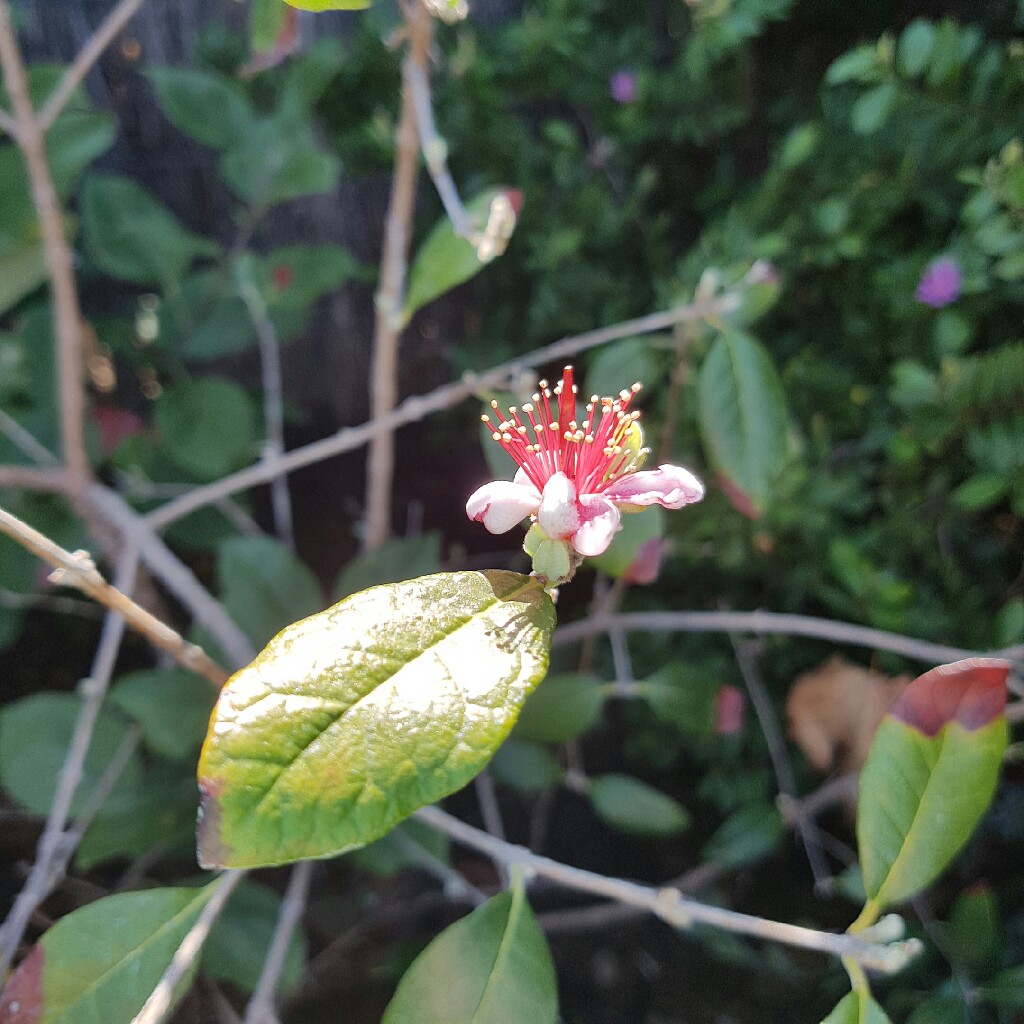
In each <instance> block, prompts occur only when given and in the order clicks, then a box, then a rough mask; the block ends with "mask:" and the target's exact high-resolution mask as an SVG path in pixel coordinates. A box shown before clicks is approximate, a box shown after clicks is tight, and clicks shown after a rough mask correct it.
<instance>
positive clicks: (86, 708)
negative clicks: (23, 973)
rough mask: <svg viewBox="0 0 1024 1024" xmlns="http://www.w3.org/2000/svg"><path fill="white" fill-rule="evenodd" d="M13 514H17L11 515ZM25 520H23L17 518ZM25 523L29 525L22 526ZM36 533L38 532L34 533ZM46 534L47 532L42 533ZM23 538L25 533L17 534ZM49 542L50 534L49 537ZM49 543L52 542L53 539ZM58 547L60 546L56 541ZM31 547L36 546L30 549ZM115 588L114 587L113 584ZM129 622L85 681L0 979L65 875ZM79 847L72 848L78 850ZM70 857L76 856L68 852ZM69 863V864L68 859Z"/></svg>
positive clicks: (127, 576)
mask: <svg viewBox="0 0 1024 1024" xmlns="http://www.w3.org/2000/svg"><path fill="white" fill-rule="evenodd" d="M6 515H7V513H5V512H2V511H0V527H3V525H4V517H5V516H6ZM11 518H13V517H11ZM15 522H18V523H20V520H15ZM20 525H22V526H24V524H20ZM33 532H35V531H33ZM39 536H41V535H39ZM15 539H16V540H20V538H19V537H15ZM43 539H44V540H45V538H43ZM47 543H52V542H49V541H47ZM54 546H56V545H54ZM30 550H31V549H30ZM138 565H139V554H138V551H137V550H136V549H134V548H131V547H129V548H126V550H125V551H124V552H123V554H122V555H121V558H120V560H119V563H118V567H117V583H118V589H119V590H130V589H131V588H132V587H133V586H134V583H135V574H136V572H137V570H138ZM112 589H113V588H112ZM124 626H125V620H124V618H122V617H121V616H120V615H114V614H109V615H108V616H107V618H106V620H105V621H104V623H103V633H102V635H101V637H100V643H99V647H98V648H97V651H96V657H95V659H94V660H93V665H92V672H91V674H90V676H89V678H88V679H85V680H83V681H82V683H81V684H80V691H81V694H82V706H81V709H80V710H79V713H78V718H77V719H76V720H75V728H74V732H73V733H72V735H71V742H70V744H69V745H68V752H67V755H66V756H65V758H64V764H63V765H62V767H61V770H60V774H59V775H58V777H57V792H56V793H55V794H54V797H53V803H52V805H51V806H50V813H49V814H48V815H47V818H46V825H45V826H44V827H43V834H42V836H41V837H40V839H39V845H38V848H37V849H38V854H37V856H36V861H35V863H34V864H33V866H32V870H31V872H30V873H29V876H28V880H27V881H26V882H25V886H24V888H23V889H22V890H21V892H20V893H19V894H18V897H17V899H16V900H15V901H14V906H13V907H12V908H11V913H10V915H9V916H8V918H7V920H6V921H5V922H4V925H3V927H2V928H0V978H3V977H6V975H7V968H8V967H9V966H10V963H11V958H12V957H13V956H14V951H15V950H16V949H17V947H18V943H19V942H20V941H21V937H22V935H23V934H24V932H25V928H26V927H27V926H28V922H29V919H30V917H31V916H32V912H33V911H34V910H35V909H36V907H38V906H39V904H40V903H42V901H43V900H44V899H46V897H47V896H48V895H49V893H50V892H51V890H52V888H53V886H54V884H56V881H57V877H58V876H59V869H58V864H59V863H60V861H61V860H62V857H61V855H62V852H63V851H62V847H64V846H66V843H65V842H64V840H65V838H66V837H65V834H64V829H65V826H66V824H67V820H68V815H69V814H70V811H71V802H72V801H73V800H74V798H75V794H76V793H77V792H78V787H79V784H80V783H81V781H82V777H83V775H84V770H85V758H86V755H87V754H88V753H89V746H90V744H91V742H92V734H93V730H94V729H95V727H96V721H97V719H98V718H99V713H100V706H101V705H102V703H103V698H104V697H105V696H106V694H107V687H108V685H109V683H110V678H111V676H112V675H113V672H114V662H115V661H116V659H117V652H118V648H119V647H120V646H121V637H122V636H123V635H124ZM73 849H74V847H72V850H73ZM66 856H68V857H69V856H70V853H68V854H67V855H66ZM63 862H64V864H66V863H67V861H66V859H64V861H63Z"/></svg>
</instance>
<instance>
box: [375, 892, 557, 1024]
mask: <svg viewBox="0 0 1024 1024" xmlns="http://www.w3.org/2000/svg"><path fill="white" fill-rule="evenodd" d="M557 1018H558V992H557V989H556V986H555V969H554V965H553V964H552V962H551V954H550V952H549V951H548V946H547V943H546V942H545V941H544V936H543V934H542V933H541V930H540V928H539V926H538V925H537V920H536V918H535V917H534V916H533V912H532V911H531V910H530V907H529V904H528V903H527V902H526V896H525V895H524V893H523V890H522V887H516V888H515V889H514V890H513V891H512V892H503V893H501V894H500V895H498V896H495V897H493V898H492V899H490V900H488V901H487V902H486V903H485V904H483V906H481V907H477V909H476V910H474V911H473V913H471V914H470V915H469V916H468V917H465V918H463V919H462V920H461V921H456V922H455V924H453V925H451V926H450V927H449V928H446V929H445V930H444V931H443V932H442V933H441V934H440V935H439V936H438V937H437V938H436V939H434V941H433V942H431V943H430V945H429V946H427V948H426V949H425V950H424V951H423V952H422V953H421V954H420V955H419V956H418V957H417V958H416V960H415V961H414V962H413V965H412V967H410V968H409V970H408V971H407V972H406V973H405V976H404V977H403V978H402V980H401V982H400V983H399V985H398V991H397V992H395V996H394V998H393V999H392V1000H391V1002H390V1003H389V1004H388V1008H387V1009H386V1010H385V1011H384V1017H383V1018H382V1021H381V1024H525V1022H527V1021H528V1022H529V1024H555V1021H556V1019H557Z"/></svg>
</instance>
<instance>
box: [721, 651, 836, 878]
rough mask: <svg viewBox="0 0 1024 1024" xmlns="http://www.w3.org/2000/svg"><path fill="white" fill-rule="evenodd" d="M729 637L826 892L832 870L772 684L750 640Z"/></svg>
mask: <svg viewBox="0 0 1024 1024" xmlns="http://www.w3.org/2000/svg"><path fill="white" fill-rule="evenodd" d="M729 640H730V641H731V642H732V649H733V651H734V652H735V654H736V663H737V665H739V669H740V674H741V675H742V676H743V682H744V683H745V684H746V687H747V693H748V694H749V695H750V702H751V704H753V705H754V713H755V714H756V715H757V720H758V722H759V723H760V726H761V732H762V733H764V738H765V741H766V742H767V744H768V757H769V758H770V760H771V763H772V771H773V772H774V774H775V784H776V785H777V786H778V790H779V793H780V794H781V795H782V796H783V797H784V798H788V801H789V803H788V806H789V807H790V808H791V809H792V811H793V815H794V817H793V826H794V828H795V829H796V831H797V834H798V835H799V836H800V841H801V842H802V843H803V847H804V850H805V851H806V853H807V862H808V863H809V864H810V866H811V873H812V874H813V875H814V888H815V890H816V891H817V892H818V893H819V894H821V895H826V894H827V893H828V892H829V891H830V890H831V882H832V878H831V872H830V871H829V869H828V864H827V863H826V861H825V858H824V856H823V855H822V852H821V848H820V846H819V844H818V842H817V840H816V838H815V837H814V836H812V835H811V834H810V830H809V828H808V826H809V824H810V823H809V821H808V820H807V818H806V817H805V816H804V814H803V812H802V811H801V810H800V804H799V802H798V801H797V799H796V776H795V775H794V774H793V766H792V764H790V761H789V754H788V753H787V752H786V741H785V739H784V737H783V735H782V730H781V729H780V728H779V722H778V719H777V718H776V716H775V708H774V707H772V701H771V697H769V696H768V688H767V687H766V686H765V684H764V680H763V679H762V678H761V670H760V668H759V667H758V664H757V660H756V659H755V657H754V654H753V651H752V650H751V646H750V643H749V642H746V643H745V642H744V641H742V640H741V639H740V638H739V637H737V636H736V634H735V633H730V634H729Z"/></svg>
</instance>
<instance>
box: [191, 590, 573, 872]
mask: <svg viewBox="0 0 1024 1024" xmlns="http://www.w3.org/2000/svg"><path fill="white" fill-rule="evenodd" d="M554 619H555V615H554V606H553V605H552V603H551V599H550V597H548V595H547V594H546V593H545V592H544V590H543V589H542V588H541V586H540V584H539V583H537V581H536V580H533V579H531V578H529V577H526V576H521V575H519V574H518V573H510V572H500V571H496V570H494V571H488V572H460V573H442V574H439V575H436V576H427V577H424V578H421V579H418V580H413V581H411V582H408V583H396V584H391V585H388V586H381V587H375V588H373V589H372V590H367V591H363V592H362V593H359V594H355V595H354V596H352V597H349V598H346V599H345V600H344V601H342V602H341V603H340V604H337V605H335V606H334V607H333V608H329V609H328V610H327V611H325V612H321V613H320V614H318V615H314V616H312V617H310V618H308V619H305V620H303V621H301V622H298V623H295V624H294V625H292V626H290V627H288V628H287V629H285V630H284V631H283V632H281V633H280V634H279V635H278V636H277V637H275V638H274V640H273V641H271V643H270V644H269V645H268V646H267V648H266V649H265V650H264V651H263V652H262V653H261V654H260V655H259V656H258V657H257V658H256V660H255V661H254V662H253V663H252V664H251V665H249V666H248V667H247V668H244V669H242V671H240V672H238V673H236V674H235V676H233V677H232V679H231V680H230V681H229V682H228V684H227V685H226V687H225V688H224V690H223V691H222V693H221V697H220V700H219V702H218V704H217V708H216V710H215V711H214V716H213V719H212V721H211V725H210V732H209V734H208V736H207V739H206V743H205V745H204V748H203V752H202V755H201V757H200V762H199V777H200V787H201V790H202V794H203V796H202V815H201V821H200V827H199V851H200V859H201V861H202V862H203V863H204V864H207V865H222V866H231V867H245V866H256V865H266V864H280V863H285V862H287V861H292V860H297V859H300V858H304V857H326V856H332V855H334V854H337V853H342V852H344V851H345V850H350V849H355V848H357V847H359V846H364V845H365V844H366V843H369V842H372V841H373V840H374V839H377V838H379V837H380V836H382V835H383V834H384V833H385V832H387V831H388V830H389V829H391V828H392V827H394V825H396V824H397V823H398V822H400V821H401V820H402V819H403V818H405V817H407V816H408V815H409V814H411V813H412V812H413V811H414V810H416V809H417V808H418V807H422V806H423V805H424V804H427V803H431V802H433V801H435V800H438V799H440V798H441V797H443V796H446V795H447V794H449V793H451V792H454V791H455V790H456V789H459V788H460V787H461V786H463V785H465V783H466V782H468V781H469V780H470V779H471V778H472V777H473V776H474V775H475V774H476V773H477V772H479V771H480V769H481V768H483V766H484V765H485V764H486V763H487V761H488V760H490V758H491V756H492V755H493V754H494V751H495V750H496V749H497V748H498V746H499V745H500V743H501V742H502V740H503V739H504V738H505V736H506V735H507V734H508V732H509V730H510V729H511V728H512V726H513V724H514V723H515V719H516V716H517V715H518V713H519V709H520V707H521V706H522V703H523V701H524V700H525V699H526V697H527V695H528V694H529V693H530V691H531V690H532V689H533V688H534V687H535V686H536V685H537V683H538V682H539V681H540V680H541V678H542V677H543V675H544V673H545V671H546V670H547V661H548V649H549V646H550V641H551V632H552V630H553V628H554Z"/></svg>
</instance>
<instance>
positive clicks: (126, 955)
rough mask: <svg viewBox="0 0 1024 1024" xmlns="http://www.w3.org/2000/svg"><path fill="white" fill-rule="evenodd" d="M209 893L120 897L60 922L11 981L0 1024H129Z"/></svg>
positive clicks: (165, 892) (98, 902) (153, 891)
mask: <svg viewBox="0 0 1024 1024" xmlns="http://www.w3.org/2000/svg"><path fill="white" fill-rule="evenodd" d="M213 892H214V887H213V885H208V886H206V888H204V889H148V890H146V891H145V892H129V893H122V894H120V895H116V896H106V897H104V898H103V899H99V900H96V902H95V903H90V904H89V905H88V906H85V907H82V908H81V909H80V910H75V911H73V912H72V913H70V914H68V915H67V916H66V917H63V918H61V920H60V921H58V922H57V923H56V924H55V925H54V926H53V927H52V928H51V929H50V930H49V931H48V932H47V933H46V934H45V935H44V936H43V937H42V939H40V940H39V943H38V944H37V945H35V946H33V947H32V949H31V950H30V952H29V954H28V956H26V957H25V959H24V960H23V961H22V962H21V964H20V965H19V966H18V969H17V970H16V971H15V972H14V974H13V975H12V976H11V980H10V981H9V982H8V984H7V987H6V988H5V989H4V993H3V998H0V1024H129V1022H130V1021H131V1020H132V1019H133V1018H134V1017H135V1015H136V1014H137V1013H138V1012H139V1010H141V1009H142V1006H143V1004H144V1003H145V1002H146V999H147V998H148V997H149V995H150V993H151V992H152V991H153V989H154V988H155V987H156V984H157V982H159V980H160V978H161V977H162V976H163V973H164V971H165V970H166V969H167V967H168V965H169V964H170V962H171V958H172V957H173V956H174V953H175V951H176V950H177V948H178V946H179V945H181V941H182V939H184V937H185V935H186V934H187V932H188V930H189V929H190V928H191V927H192V925H193V924H195V921H196V918H197V917H198V916H199V913H200V911H201V910H202V909H203V907H204V906H205V905H206V903H207V901H208V900H209V899H210V897H211V896H212V895H213ZM182 991H183V989H182ZM13 1007H17V1009H14V1008H13Z"/></svg>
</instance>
